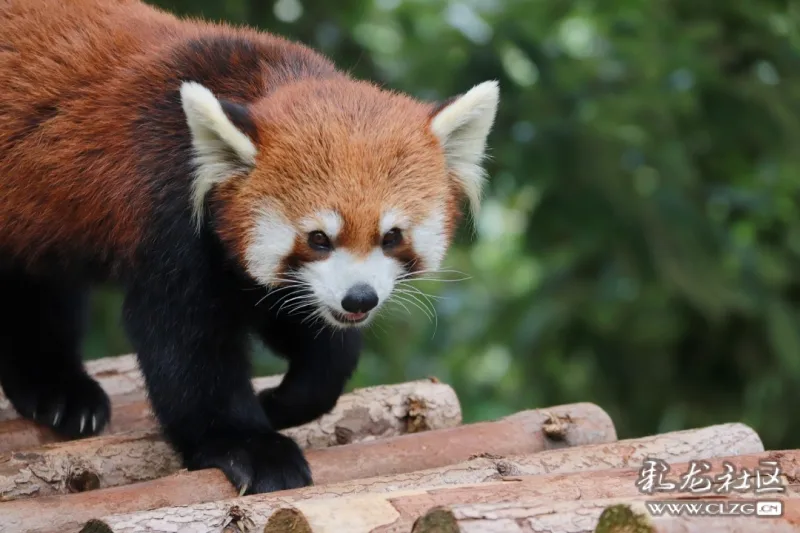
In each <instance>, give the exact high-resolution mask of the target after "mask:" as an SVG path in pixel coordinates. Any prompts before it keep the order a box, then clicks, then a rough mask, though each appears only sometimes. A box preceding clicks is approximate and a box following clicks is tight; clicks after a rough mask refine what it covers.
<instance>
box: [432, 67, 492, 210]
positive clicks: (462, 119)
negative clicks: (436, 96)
mask: <svg viewBox="0 0 800 533" xmlns="http://www.w3.org/2000/svg"><path fill="white" fill-rule="evenodd" d="M499 100H500V94H499V88H498V84H497V82H496V81H486V82H483V83H481V84H479V85H476V86H475V87H473V88H472V89H470V90H469V91H467V92H466V93H464V94H463V95H461V96H459V97H456V98H451V99H450V100H448V101H447V102H444V103H443V104H442V105H440V106H438V107H437V108H436V109H435V110H434V111H433V113H432V116H431V122H430V128H431V131H432V132H433V134H434V135H436V138H437V139H439V142H440V143H441V145H442V148H443V149H444V153H445V158H446V160H447V166H448V168H449V169H450V170H451V171H452V173H453V175H454V176H455V177H456V179H457V180H458V182H459V185H460V186H461V188H462V190H463V191H464V193H465V194H466V196H467V198H468V199H469V202H470V208H471V210H472V214H473V216H474V215H477V213H478V211H479V209H480V203H481V197H482V195H483V184H484V181H485V171H484V169H483V167H482V162H483V159H484V156H485V152H486V138H487V137H488V135H489V132H490V131H491V129H492V125H493V124H494V119H495V115H496V114H497V105H498V102H499Z"/></svg>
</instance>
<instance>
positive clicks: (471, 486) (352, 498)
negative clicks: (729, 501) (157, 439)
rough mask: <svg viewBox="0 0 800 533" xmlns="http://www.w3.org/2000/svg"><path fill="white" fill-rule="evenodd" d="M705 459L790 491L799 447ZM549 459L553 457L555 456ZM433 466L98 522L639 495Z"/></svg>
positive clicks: (409, 520)
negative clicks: (761, 475)
mask: <svg viewBox="0 0 800 533" xmlns="http://www.w3.org/2000/svg"><path fill="white" fill-rule="evenodd" d="M620 442H624V441H620ZM609 446H610V447H611V446H613V445H609ZM548 453H551V454H555V453H556V452H548ZM697 459H698V458H692V459H690V460H697ZM707 460H708V461H709V463H710V465H711V467H712V470H711V475H716V474H719V473H721V472H723V471H724V466H723V465H724V462H725V461H728V462H729V463H730V464H731V465H733V466H734V467H735V468H737V469H739V470H741V469H742V468H750V469H751V470H752V469H755V468H758V467H759V464H760V463H759V462H760V461H762V460H774V461H778V463H779V465H780V468H781V471H782V472H783V473H784V474H786V479H784V482H785V484H786V485H787V486H789V490H788V493H789V495H795V494H797V493H798V490H799V489H800V487H797V486H796V485H790V484H789V482H788V481H787V480H794V479H797V478H796V476H797V475H799V474H800V450H795V451H786V452H762V453H755V454H747V455H741V456H734V457H730V456H729V457H718V458H711V459H707ZM555 464H559V462H558V461H556V462H555ZM670 464H671V465H672V469H673V472H675V473H676V474H677V475H679V474H680V473H682V472H685V471H687V470H688V468H689V467H688V465H687V464H686V463H685V462H675V463H670ZM438 473H439V480H438V481H437V480H434V479H433V478H432V477H431V476H429V475H428V474H429V473H426V472H414V473H411V474H409V475H408V476H394V477H387V478H372V479H363V480H359V481H358V482H354V483H340V484H334V485H327V486H317V487H309V488H306V489H300V490H295V491H285V492H282V493H273V494H266V495H256V496H248V497H244V498H235V499H230V500H225V501H212V502H207V503H204V504H201V505H190V506H170V507H165V508H162V509H154V510H151V511H143V512H133V513H127V514H116V515H110V516H106V517H102V518H100V519H99V521H100V522H102V523H104V524H105V525H106V526H107V527H108V528H110V530H111V531H113V532H114V533H161V532H169V531H176V530H180V529H181V528H185V530H186V531H192V532H193V533H206V532H217V531H219V530H220V528H221V527H222V524H224V523H225V521H226V520H227V519H228V518H229V515H230V512H231V509H237V510H238V511H237V512H241V513H242V514H243V516H245V517H246V518H247V520H248V521H250V522H252V527H253V530H258V531H261V530H262V528H264V527H268V526H269V521H270V519H272V520H273V522H272V525H271V526H269V527H272V528H273V529H275V528H277V529H275V530H280V527H281V525H282V524H283V526H285V522H281V516H283V517H284V518H286V517H294V519H295V522H294V523H296V524H297V528H298V529H296V531H298V532H300V531H303V529H302V527H300V525H302V524H303V521H302V520H301V519H300V518H298V516H301V515H302V517H305V520H306V523H307V527H308V528H311V531H317V528H318V526H320V525H322V524H326V526H325V527H328V528H330V529H322V531H348V532H351V533H360V532H361V531H370V533H372V531H410V530H411V527H412V525H413V523H414V521H415V520H416V519H417V518H418V517H419V516H421V515H422V514H424V513H425V512H427V511H428V510H429V509H431V508H433V507H436V506H442V505H456V504H478V503H503V502H505V501H511V502H517V501H522V500H525V501H528V502H530V501H531V500H532V499H534V500H536V501H534V502H533V503H536V502H538V503H540V504H542V505H552V504H553V502H555V501H575V500H583V499H607V498H627V499H630V498H634V497H641V496H643V494H642V493H641V492H640V491H639V489H638V487H637V485H636V481H637V479H638V477H639V467H635V468H623V469H600V470H594V471H572V472H558V473H549V474H542V475H538V476H501V475H498V472H497V470H495V471H494V472H492V471H491V470H488V471H481V472H480V473H479V474H478V475H476V476H475V477H472V478H470V477H469V475H463V474H458V475H455V476H454V477H453V478H449V477H448V476H447V475H446V474H442V473H441V471H439V472H438ZM409 477H418V478H421V479H422V480H423V482H422V484H420V485H416V486H415V485H413V484H411V483H409V482H408V480H409ZM450 481H454V482H455V484H449V482H450ZM745 496H747V495H746V494H745ZM43 503H46V502H43ZM48 506H49V505H48ZM286 508H288V509H293V511H283V512H282V515H278V517H276V518H272V515H273V513H275V512H276V511H278V510H279V509H286ZM92 518H98V517H96V516H95V517H92ZM355 524H368V525H369V526H370V527H372V528H373V529H369V528H367V527H366V526H365V528H363V529H359V528H356V527H355ZM266 531H267V532H268V531H269V529H267V530H266ZM543 531H547V529H544V530H543ZM553 531H560V530H559V529H554V530H553Z"/></svg>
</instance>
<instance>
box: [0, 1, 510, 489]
mask: <svg viewBox="0 0 800 533" xmlns="http://www.w3.org/2000/svg"><path fill="white" fill-rule="evenodd" d="M0 35H2V40H1V41H0V87H2V91H0V294H2V295H3V297H4V301H5V304H6V307H7V309H9V310H11V311H12V313H10V314H9V318H8V319H6V320H4V321H3V322H2V323H0V330H2V331H0V339H1V340H0V342H1V343H2V347H1V348H0V385H2V387H3V390H4V392H5V394H6V395H7V397H8V398H9V400H10V401H11V402H12V404H13V405H14V407H15V408H16V409H17V410H18V411H19V412H20V414H21V415H22V416H25V417H28V418H30V419H33V420H36V421H38V422H39V423H41V424H44V425H46V426H49V427H52V428H53V429H55V430H56V431H58V432H60V433H61V434H62V435H64V436H65V437H69V438H78V437H85V436H88V435H95V434H98V433H100V432H102V431H103V429H104V427H105V426H106V424H107V422H108V420H109V418H110V416H111V413H110V404H109V400H108V397H107V396H106V394H105V392H104V391H103V390H102V389H101V388H100V386H99V385H98V383H97V382H96V381H95V380H94V379H92V378H91V377H90V376H88V375H87V373H86V371H85V370H84V367H83V366H82V362H81V357H80V346H81V338H82V335H83V332H84V329H85V320H84V318H85V310H86V294H87V290H88V289H89V288H90V287H91V286H92V285H93V284H95V283H100V282H115V283H117V284H119V286H120V287H121V289H122V290H123V292H124V295H125V297H124V304H123V322H124V327H125V331H126V333H127V335H128V338H129V339H130V341H131V344H132V346H133V347H134V349H135V350H136V353H137V356H138V360H139V364H140V367H141V369H142V372H143V374H144V377H145V380H146V384H147V389H148V394H149V398H150V401H151V403H152V405H153V409H154V412H155V414H156V416H157V417H158V420H159V423H160V425H161V427H162V428H163V431H164V434H165V436H166V437H167V438H168V439H169V441H170V443H171V444H172V446H174V448H175V449H176V450H177V451H178V452H179V454H180V456H181V457H182V459H183V461H184V464H185V465H186V467H187V468H189V469H192V470H194V469H201V468H213V467H216V468H220V469H222V471H223V472H224V473H225V474H226V476H227V477H228V479H229V480H230V481H231V483H233V484H234V485H235V486H236V487H237V489H239V490H242V491H244V492H245V493H248V494H249V493H257V492H267V491H272V490H280V489H287V488H294V487H300V486H304V485H308V484H310V483H312V476H311V472H310V471H309V467H308V463H307V462H306V460H305V458H304V456H303V453H302V452H301V450H300V449H299V447H298V446H297V444H296V443H295V442H294V441H293V440H291V439H289V438H287V437H285V436H282V435H281V434H280V433H278V430H280V429H283V428H286V427H290V426H294V425H298V424H303V423H306V422H309V421H311V420H313V419H315V418H317V417H319V416H321V415H322V414H324V413H326V412H328V411H329V410H330V409H331V408H332V407H333V406H334V405H335V403H336V401H337V399H338V397H339V396H340V394H341V393H342V391H343V389H344V387H345V385H346V383H347V381H348V379H349V378H350V376H351V374H352V372H353V371H354V369H355V367H356V365H357V361H358V357H359V353H360V349H361V338H360V332H361V331H362V330H363V328H364V327H365V326H366V325H367V324H369V323H370V322H371V321H372V320H373V318H374V316H375V314H376V313H377V312H378V310H379V309H380V308H381V307H382V306H383V305H384V304H385V302H386V301H387V300H389V299H390V297H391V296H392V293H393V289H394V286H395V284H396V283H397V282H398V280H401V279H406V278H409V277H413V276H416V275H419V273H421V272H430V271H435V270H437V269H438V268H439V267H440V265H441V262H442V260H443V258H444V256H445V253H446V250H447V248H448V246H449V244H450V241H451V239H452V235H453V232H454V229H455V227H456V225H457V224H458V223H459V220H460V217H461V208H460V206H461V203H462V201H466V202H467V203H468V204H469V206H470V209H471V210H472V212H477V210H478V208H479V205H480V201H481V194H482V189H483V185H484V181H485V171H484V169H483V166H482V161H483V158H484V153H485V149H486V140H487V136H488V134H489V133H490V129H491V128H492V126H493V123H494V120H495V114H496V110H497V106H498V101H499V91H498V85H497V83H496V82H494V81H487V82H484V83H481V84H479V85H476V86H474V87H473V88H472V89H470V90H468V91H466V92H465V93H463V94H461V95H459V96H457V97H453V98H451V99H449V100H447V101H446V102H423V101H420V100H418V99H415V98H412V97H411V96H408V95H405V94H402V93H398V92H394V91H390V90H387V89H383V88H380V87H378V86H377V85H375V84H373V83H370V82H367V81H360V80H356V79H353V78H351V77H349V76H348V75H347V74H345V73H343V72H341V71H339V70H338V69H337V68H336V67H335V66H334V65H333V64H332V63H331V62H330V61H329V60H328V59H326V58H324V57H323V56H322V55H320V54H319V53H317V52H315V51H313V50H311V49H310V48H308V47H306V46H304V45H302V44H299V43H293V42H290V41H288V40H284V39H281V38H279V37H277V36H273V35H270V34H267V33H265V32H260V31H256V30H253V29H247V28H241V27H233V26H230V25H225V24H216V23H213V24H212V23H208V22H203V21H199V20H190V19H179V18H177V17H175V16H173V15H171V14H169V13H166V12H163V11H160V10H158V9H156V8H154V7H152V6H149V5H146V4H144V3H142V2H140V1H139V0H70V1H67V2H65V1H63V0H3V1H2V2H0ZM251 333H254V334H255V335H256V336H257V337H258V338H259V339H260V340H261V341H262V342H264V343H265V345H267V346H268V347H269V348H271V350H272V351H273V352H274V353H276V354H277V355H279V356H281V357H284V358H286V359H287V361H288V363H289V369H288V372H287V374H286V376H285V378H284V380H283V382H282V383H281V384H280V385H279V386H278V387H276V388H275V389H270V390H266V391H261V392H260V393H258V394H257V393H256V392H254V391H253V389H252V387H251V384H250V369H249V362H248V351H247V348H248V343H247V340H248V335H249V334H251ZM320 333H323V334H320Z"/></svg>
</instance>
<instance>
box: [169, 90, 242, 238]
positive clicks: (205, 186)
mask: <svg viewBox="0 0 800 533" xmlns="http://www.w3.org/2000/svg"><path fill="white" fill-rule="evenodd" d="M180 94H181V104H182V106H183V112H184V114H185V115H186V123H187V125H188V126H189V132H190V133H191V136H192V148H193V155H194V164H195V175H194V183H193V199H192V200H193V208H194V214H195V217H196V219H197V223H198V225H199V224H200V223H201V216H202V213H203V203H204V201H205V196H206V194H207V193H208V191H210V190H211V188H212V187H213V186H214V185H216V184H218V183H222V182H223V181H225V180H227V179H228V178H230V177H232V176H234V175H239V174H243V173H246V172H248V171H249V170H251V169H252V168H253V166H255V158H256V153H257V150H256V145H255V142H256V141H257V130H256V127H255V123H254V122H253V120H252V117H251V116H250V112H249V111H248V110H247V108H246V107H244V106H241V105H239V104H234V103H232V102H224V101H223V102H220V101H219V100H217V98H216V97H215V96H214V95H213V94H212V93H211V91H209V90H208V89H207V88H205V87H204V86H202V85H200V84H199V83H195V82H184V83H183V85H181V90H180Z"/></svg>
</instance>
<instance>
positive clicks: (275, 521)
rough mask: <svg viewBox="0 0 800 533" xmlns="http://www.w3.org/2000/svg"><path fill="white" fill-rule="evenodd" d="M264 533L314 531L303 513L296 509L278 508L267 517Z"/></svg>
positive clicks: (304, 532) (303, 532)
mask: <svg viewBox="0 0 800 533" xmlns="http://www.w3.org/2000/svg"><path fill="white" fill-rule="evenodd" d="M264 533H314V532H313V530H312V529H311V524H309V523H308V520H306V517H305V516H303V513H301V512H300V511H298V510H297V509H292V508H286V507H284V508H283V509H278V510H277V511H275V512H274V513H272V516H270V517H269V520H268V521H267V525H266V526H265V527H264Z"/></svg>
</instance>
